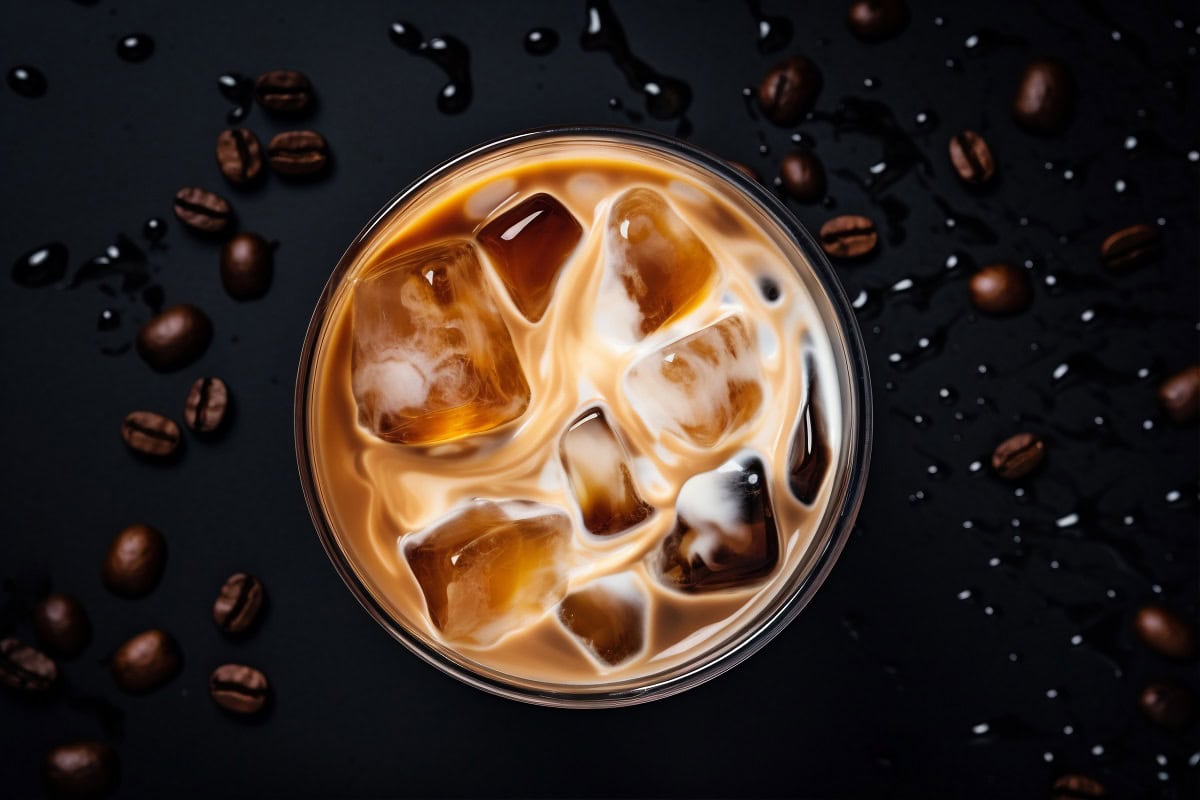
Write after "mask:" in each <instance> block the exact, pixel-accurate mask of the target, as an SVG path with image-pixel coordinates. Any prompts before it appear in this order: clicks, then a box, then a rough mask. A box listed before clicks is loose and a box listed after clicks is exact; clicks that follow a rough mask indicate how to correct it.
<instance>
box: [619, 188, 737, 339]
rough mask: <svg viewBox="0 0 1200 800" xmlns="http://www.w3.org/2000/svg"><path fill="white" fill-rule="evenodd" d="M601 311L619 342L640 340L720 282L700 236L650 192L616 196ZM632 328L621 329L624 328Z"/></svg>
mask: <svg viewBox="0 0 1200 800" xmlns="http://www.w3.org/2000/svg"><path fill="white" fill-rule="evenodd" d="M605 246H606V252H607V257H606V262H605V278H604V282H603V284H602V286H601V295H602V296H601V303H600V309H601V312H602V313H606V314H607V315H608V316H609V317H612V318H613V319H606V320H603V321H602V322H603V323H604V324H614V325H616V326H618V327H619V328H621V329H622V330H618V331H616V334H617V335H618V336H620V337H621V338H624V339H628V340H629V341H639V340H641V339H643V338H645V337H646V336H647V335H649V334H651V333H653V332H654V331H656V330H658V329H659V328H661V327H663V326H664V325H667V324H669V323H671V322H674V321H675V320H677V319H679V318H680V317H682V316H683V315H685V314H687V313H688V312H689V311H691V310H693V309H694V308H696V307H697V306H698V305H700V303H701V302H702V301H703V300H704V299H705V297H707V296H708V294H709V292H710V291H712V289H713V287H714V285H715V284H716V281H717V277H718V273H717V263H716V261H715V260H714V259H713V255H712V253H711V252H710V251H709V249H708V247H707V246H705V244H704V242H702V241H701V240H700V237H699V236H697V235H696V234H695V232H694V231H692V229H691V228H689V227H688V225H687V223H686V222H684V221H683V219H681V218H680V216H679V215H678V214H677V213H675V211H674V210H673V209H672V208H671V205H670V204H669V203H668V202H667V200H666V199H665V198H664V197H663V196H662V195H660V194H659V193H658V192H655V191H653V190H651V189H644V188H637V189H630V190H628V191H626V192H625V193H623V194H622V195H620V196H619V197H617V199H616V200H615V201H614V202H613V205H612V208H611V209H610V210H609V212H608V222H607V228H606V230H605ZM626 327H627V328H628V330H623V329H624V328H626Z"/></svg>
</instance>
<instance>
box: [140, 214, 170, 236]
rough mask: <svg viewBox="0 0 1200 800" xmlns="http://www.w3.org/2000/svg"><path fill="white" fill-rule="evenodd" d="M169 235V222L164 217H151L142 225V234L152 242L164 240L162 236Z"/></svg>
mask: <svg viewBox="0 0 1200 800" xmlns="http://www.w3.org/2000/svg"><path fill="white" fill-rule="evenodd" d="M166 235H167V222H166V220H164V219H163V218H162V217H150V219H148V220H146V222H145V224H143V225H142V236H145V237H146V238H147V239H149V240H150V241H151V242H159V241H162V238H163V237H164V236H166Z"/></svg>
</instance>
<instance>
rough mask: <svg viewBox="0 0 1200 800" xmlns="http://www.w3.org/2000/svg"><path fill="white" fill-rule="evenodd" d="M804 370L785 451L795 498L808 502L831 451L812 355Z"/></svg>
mask: <svg viewBox="0 0 1200 800" xmlns="http://www.w3.org/2000/svg"><path fill="white" fill-rule="evenodd" d="M804 371H805V374H806V376H807V377H808V381H807V383H808V387H807V391H806V393H805V397H804V405H803V406H802V407H801V409H800V421H799V422H798V423H797V425H796V432H795V434H793V436H792V443H791V449H790V450H789V451H788V486H789V488H790V489H791V490H792V494H793V495H795V496H796V499H797V500H799V501H800V502H802V503H804V504H806V505H810V506H811V505H812V504H813V503H814V502H815V501H816V499H817V493H818V492H819V491H820V489H821V483H822V482H824V480H825V473H826V472H828V471H829V461H830V458H831V454H830V451H829V439H828V435H827V434H826V431H825V417H824V414H823V412H822V411H821V401H820V398H819V397H818V394H817V373H816V365H815V364H814V363H813V359H812V357H811V356H809V357H806V358H805V360H804Z"/></svg>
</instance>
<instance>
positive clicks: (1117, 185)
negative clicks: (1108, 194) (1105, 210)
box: [1113, 178, 1129, 194]
mask: <svg viewBox="0 0 1200 800" xmlns="http://www.w3.org/2000/svg"><path fill="white" fill-rule="evenodd" d="M1127 188H1129V186H1128V184H1126V183H1125V181H1124V180H1123V179H1121V178H1117V180H1116V182H1114V183H1113V191H1114V192H1116V193H1117V194H1125V190H1126V189H1127Z"/></svg>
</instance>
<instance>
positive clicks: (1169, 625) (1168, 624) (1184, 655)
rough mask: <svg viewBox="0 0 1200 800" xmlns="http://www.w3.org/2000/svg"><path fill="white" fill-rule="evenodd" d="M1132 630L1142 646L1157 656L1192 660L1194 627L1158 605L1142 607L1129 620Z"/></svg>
mask: <svg viewBox="0 0 1200 800" xmlns="http://www.w3.org/2000/svg"><path fill="white" fill-rule="evenodd" d="M1133 630H1134V632H1135V633H1136V634H1137V636H1138V638H1139V639H1141V640H1142V643H1143V644H1145V645H1146V647H1149V648H1150V649H1151V650H1153V651H1154V652H1156V653H1158V654H1159V655H1162V656H1166V657H1167V658H1173V659H1176V660H1177V661H1187V660H1189V659H1192V658H1195V657H1196V652H1197V646H1196V645H1197V641H1198V640H1200V635H1198V634H1197V632H1196V626H1195V624H1194V623H1192V622H1190V621H1189V620H1186V619H1184V618H1183V617H1182V616H1180V615H1179V614H1176V613H1175V612H1174V611H1171V610H1169V609H1166V608H1163V607H1162V606H1160V605H1155V604H1153V603H1152V604H1150V605H1147V606H1143V607H1142V608H1140V609H1139V610H1138V612H1137V616H1136V617H1134V620H1133Z"/></svg>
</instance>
